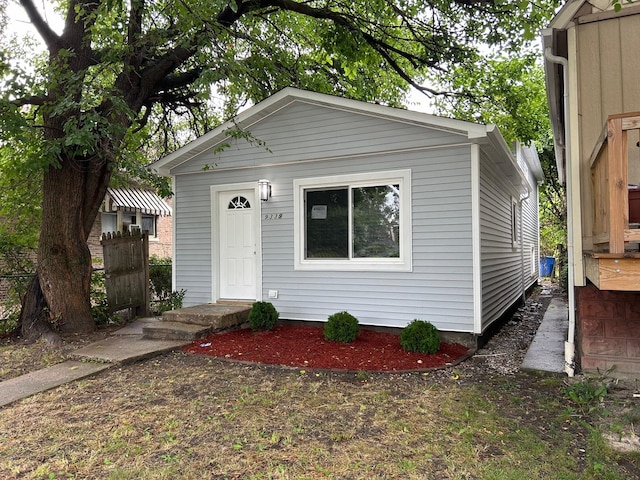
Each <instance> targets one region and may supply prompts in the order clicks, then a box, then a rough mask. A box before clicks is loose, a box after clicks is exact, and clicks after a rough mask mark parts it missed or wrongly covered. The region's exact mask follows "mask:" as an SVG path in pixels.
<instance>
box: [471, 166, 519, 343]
mask: <svg viewBox="0 0 640 480" xmlns="http://www.w3.org/2000/svg"><path fill="white" fill-rule="evenodd" d="M512 198H515V199H516V200H517V199H518V195H517V194H516V192H512V191H511V190H510V189H509V188H508V187H507V185H506V184H505V183H504V182H503V181H502V180H501V178H500V175H499V174H497V173H496V172H495V171H494V170H493V168H492V164H491V159H489V158H486V156H484V155H481V159H480V264H481V278H482V331H484V330H485V329H486V328H487V327H488V326H489V325H490V324H491V323H492V322H494V321H495V320H497V319H498V318H500V316H501V315H502V314H503V313H504V312H505V311H506V310H507V309H508V308H509V307H510V306H511V305H513V303H514V302H516V301H517V300H518V298H519V297H520V296H521V295H522V271H521V262H522V259H521V249H520V246H519V245H517V246H514V245H513V241H512V232H511V205H512ZM520 214H521V213H520Z"/></svg>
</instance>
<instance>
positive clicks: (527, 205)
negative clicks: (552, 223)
mask: <svg viewBox="0 0 640 480" xmlns="http://www.w3.org/2000/svg"><path fill="white" fill-rule="evenodd" d="M528 180H529V184H530V186H531V193H530V194H529V197H528V198H527V199H525V200H524V201H523V202H522V245H523V248H524V265H523V269H522V273H523V279H524V286H525V289H526V288H529V287H530V286H531V285H533V284H534V283H536V282H537V281H538V276H539V273H540V263H539V257H540V252H539V246H538V239H539V229H540V224H539V221H538V186H537V184H536V181H535V179H534V178H533V176H531V175H530V177H529V178H528ZM532 247H533V250H534V253H533V255H531V248H532ZM532 272H533V273H532Z"/></svg>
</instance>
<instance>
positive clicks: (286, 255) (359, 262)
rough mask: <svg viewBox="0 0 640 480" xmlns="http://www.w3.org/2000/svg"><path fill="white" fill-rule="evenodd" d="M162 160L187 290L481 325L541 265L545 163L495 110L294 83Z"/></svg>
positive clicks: (209, 297) (403, 319)
mask: <svg viewBox="0 0 640 480" xmlns="http://www.w3.org/2000/svg"><path fill="white" fill-rule="evenodd" d="M238 132H242V133H241V134H240V135H239V134H238ZM153 167H154V168H155V169H156V170H157V171H158V172H160V173H161V174H163V175H167V176H170V177H171V178H172V180H173V186H174V192H175V201H174V205H173V211H174V222H175V223H174V248H173V251H174V279H173V280H174V288H177V289H185V290H186V296H185V298H184V302H185V306H190V305H196V304H202V303H212V302H218V301H221V300H245V301H246V300H249V301H255V300H266V301H270V302H272V303H273V304H274V306H275V307H276V308H277V310H278V311H279V312H280V318H283V319H289V320H307V321H324V320H326V319H327V317H328V316H329V315H330V314H332V313H335V312H338V311H342V310H347V311H349V312H350V313H352V314H353V315H355V316H356V317H357V318H358V320H359V321H360V323H361V324H363V325H373V326H384V327H404V326H405V325H407V324H408V323H409V322H411V321H412V320H413V319H416V318H419V319H422V320H428V321H430V322H432V323H433V324H434V325H436V327H437V328H438V329H440V330H441V331H443V332H459V333H463V334H468V335H469V336H470V337H471V338H473V337H475V336H478V335H481V334H482V333H483V332H484V331H485V330H486V329H487V327H488V326H489V325H490V324H491V323H492V322H494V321H495V320H497V319H498V318H499V317H500V316H501V315H502V314H503V313H504V312H505V311H507V310H508V309H509V308H510V307H511V306H512V305H514V304H515V303H516V302H518V301H519V300H521V299H522V297H523V295H524V293H525V291H526V289H527V288H528V287H530V286H531V285H533V284H534V283H535V282H536V281H537V279H538V265H539V262H538V255H539V253H538V244H539V240H538V190H537V185H538V182H540V181H541V180H542V170H541V168H540V163H539V161H538V158H537V155H536V154H535V150H530V149H522V148H518V151H517V152H516V153H515V154H514V153H512V151H511V150H510V149H509V147H508V146H507V144H506V143H505V141H504V140H503V138H502V136H501V135H500V133H499V131H498V130H497V128H496V127H495V126H493V125H488V126H485V125H477V124H473V123H468V122H463V121H458V120H452V119H448V118H440V117H436V116H432V115H427V114H423V113H417V112H411V111H407V110H402V109H395V108H390V107H385V106H381V105H375V104H369V103H365V102H359V101H354V100H348V99H344V98H340V97H336V96H331V95H324V94H318V93H313V92H308V91H302V90H297V89H293V88H286V89H284V90H282V91H280V92H278V93H277V94H275V95H273V96H272V97H270V98H268V99H266V100H264V101H263V102H261V103H259V104H257V105H255V106H253V107H251V108H249V109H247V110H246V111H244V112H242V113H241V114H239V115H238V116H237V117H236V118H234V119H233V120H231V121H229V122H226V123H225V124H223V125H221V126H219V127H218V128H216V129H214V130H212V131H211V132H209V133H207V134H206V135H203V136H202V137H200V138H198V139H196V140H194V141H193V142H191V143H189V144H188V145H186V146H185V147H183V148H181V149H179V150H177V151H175V152H173V153H172V154H170V155H168V156H166V157H164V158H162V159H160V160H159V161H157V162H156V163H155V164H154V165H153Z"/></svg>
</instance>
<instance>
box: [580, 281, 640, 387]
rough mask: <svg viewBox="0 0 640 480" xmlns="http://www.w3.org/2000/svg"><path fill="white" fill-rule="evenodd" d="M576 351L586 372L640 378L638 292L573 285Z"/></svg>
mask: <svg viewBox="0 0 640 480" xmlns="http://www.w3.org/2000/svg"><path fill="white" fill-rule="evenodd" d="M576 306H577V312H576V313H577V333H578V353H579V356H580V366H581V367H582V370H583V371H585V372H595V371H597V370H600V372H602V373H604V372H605V371H607V370H609V369H610V368H612V367H614V366H615V370H614V371H613V373H612V375H613V376H616V374H620V375H623V376H631V377H638V378H640V292H614V291H604V290H598V289H597V288H596V287H595V286H593V285H591V284H589V285H587V286H586V287H577V288H576Z"/></svg>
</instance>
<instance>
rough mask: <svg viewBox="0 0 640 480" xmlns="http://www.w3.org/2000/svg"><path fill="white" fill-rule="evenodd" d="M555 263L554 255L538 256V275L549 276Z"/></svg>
mask: <svg viewBox="0 0 640 480" xmlns="http://www.w3.org/2000/svg"><path fill="white" fill-rule="evenodd" d="M555 263H556V259H555V258H554V257H540V276H541V277H550V276H551V274H552V273H553V266H554V265H555Z"/></svg>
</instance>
